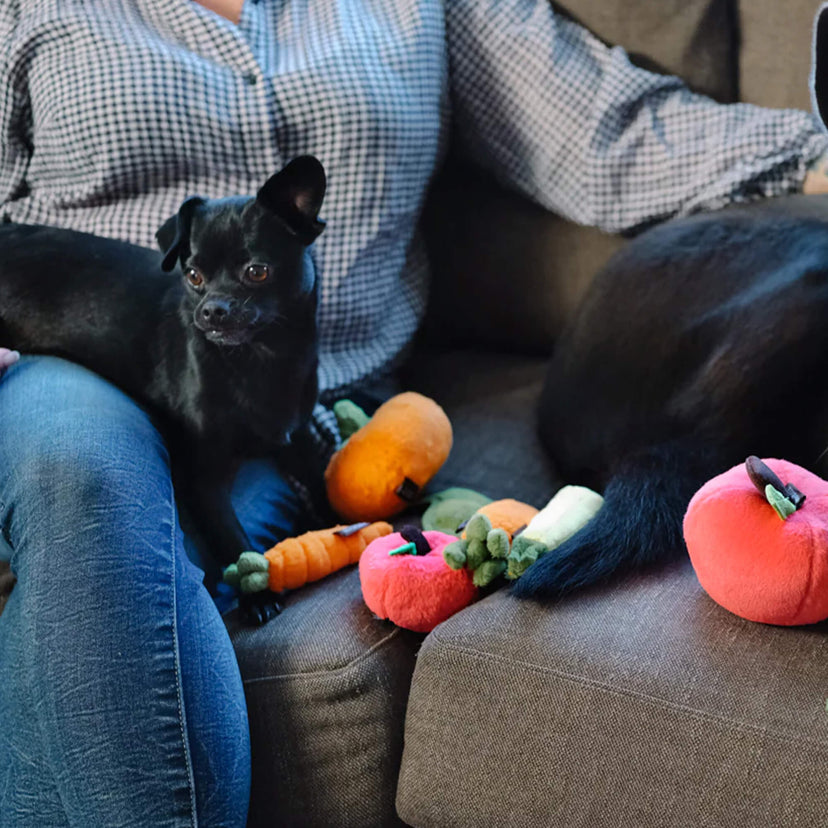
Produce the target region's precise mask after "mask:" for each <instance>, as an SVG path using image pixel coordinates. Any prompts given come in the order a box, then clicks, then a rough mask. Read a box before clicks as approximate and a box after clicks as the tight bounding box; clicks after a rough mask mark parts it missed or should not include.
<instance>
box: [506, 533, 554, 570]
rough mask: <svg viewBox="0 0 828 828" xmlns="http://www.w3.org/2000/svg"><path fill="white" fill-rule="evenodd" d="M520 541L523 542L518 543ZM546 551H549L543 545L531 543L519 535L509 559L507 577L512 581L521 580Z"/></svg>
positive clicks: (536, 542)
mask: <svg viewBox="0 0 828 828" xmlns="http://www.w3.org/2000/svg"><path fill="white" fill-rule="evenodd" d="M518 541H521V543H518ZM546 551H547V549H546V547H545V546H544V545H543V544H542V543H538V541H530V540H528V539H526V538H523V537H522V536H521V535H518V536H517V537H516V538H515V539H514V541H513V543H512V551H511V552H510V553H509V557H508V559H507V569H506V577H507V578H509V579H511V580H514V579H515V578H520V576H521V575H523V573H524V572H526V570H527V569H529V567H530V566H532V564H533V563H535V561H536V560H537V559H538V558H539V557H540V556H541V555H543V554H544V553H545V552H546Z"/></svg>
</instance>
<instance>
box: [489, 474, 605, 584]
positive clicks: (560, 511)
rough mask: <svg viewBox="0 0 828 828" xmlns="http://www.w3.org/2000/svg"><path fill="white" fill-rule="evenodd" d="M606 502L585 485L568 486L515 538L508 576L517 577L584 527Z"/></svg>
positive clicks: (508, 562)
mask: <svg viewBox="0 0 828 828" xmlns="http://www.w3.org/2000/svg"><path fill="white" fill-rule="evenodd" d="M603 504H604V498H603V497H601V495H599V494H598V492H594V491H593V490H592V489H587V488H586V487H585V486H564V487H563V488H562V489H559V490H558V492H557V493H556V494H555V496H554V497H553V498H552V499H551V500H550V501H549V503H547V504H546V506H544V507H543V509H541V511H540V512H538V513H537V514H536V515H535V517H533V518H532V520H531V521H529V523H528V524H527V526H526V528H525V529H524V530H523V531H522V532H521V533H520V534H518V535H517V536H516V537H515V538H514V540H513V541H512V549H511V551H510V552H509V557H508V558H507V562H506V563H507V568H506V573H505V574H506V577H507V578H509V579H511V580H514V579H515V578H519V577H520V576H521V575H523V573H524V572H525V571H526V570H527V569H528V568H529V567H530V566H531V565H532V564H533V563H535V561H536V560H537V559H538V558H539V557H540V556H541V555H545V554H546V553H547V552H551V551H552V550H553V549H555V548H556V547H558V546H560V545H561V544H562V543H563V542H564V541H566V540H569V538H571V537H572V536H573V535H574V534H575V533H576V532H578V531H580V530H581V529H583V528H584V526H586V525H587V523H589V522H590V521H591V520H592V518H593V517H595V515H596V513H597V512H598V510H599V509H600V508H601V506H602V505H603Z"/></svg>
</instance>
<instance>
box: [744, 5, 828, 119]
mask: <svg viewBox="0 0 828 828" xmlns="http://www.w3.org/2000/svg"><path fill="white" fill-rule="evenodd" d="M821 5H822V3H821V0H785V2H784V3H779V2H776V3H774V2H768V3H761V2H760V3H757V2H756V0H738V14H739V26H740V31H741V38H740V45H741V48H740V52H739V97H740V98H741V99H742V100H744V101H747V102H748V103H755V104H759V105H761V106H774V107H781V108H786V107H797V108H799V109H807V110H810V108H811V100H810V96H809V91H808V76H809V74H810V71H811V48H810V43H811V26H812V23H813V20H814V17H815V16H816V11H817V9H818V8H819V7H820V6H821Z"/></svg>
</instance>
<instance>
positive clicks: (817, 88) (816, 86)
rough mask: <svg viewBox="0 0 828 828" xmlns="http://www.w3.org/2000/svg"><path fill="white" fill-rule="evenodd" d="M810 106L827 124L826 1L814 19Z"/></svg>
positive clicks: (827, 21)
mask: <svg viewBox="0 0 828 828" xmlns="http://www.w3.org/2000/svg"><path fill="white" fill-rule="evenodd" d="M811 106H812V107H813V110H814V114H816V115H819V117H820V119H821V120H822V123H823V125H824V126H828V3H823V5H822V6H821V7H820V9H819V11H818V12H817V14H816V20H815V21H814V38H813V52H812V55H811Z"/></svg>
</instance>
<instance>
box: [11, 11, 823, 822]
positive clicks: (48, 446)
mask: <svg viewBox="0 0 828 828" xmlns="http://www.w3.org/2000/svg"><path fill="white" fill-rule="evenodd" d="M0 44H1V45H2V48H0V216H2V218H3V219H4V220H7V221H14V222H22V223H45V224H49V225H54V226H59V227H68V228H74V229H77V230H82V231H86V232H91V233H97V234H100V235H103V236H111V237H114V238H119V239H124V240H127V241H131V242H134V243H137V244H141V245H147V246H154V240H153V236H154V233H155V231H156V229H157V228H158V226H159V225H160V224H161V223H162V221H163V220H164V219H166V218H167V217H168V216H170V215H172V214H173V213H175V212H176V211H177V208H178V206H179V204H180V203H181V202H182V201H183V200H184V199H185V198H186V197H187V196H189V195H192V194H194V193H198V194H200V195H202V196H206V197H218V196H225V195H231V194H243V193H253V192H255V191H256V189H257V188H258V187H259V186H260V184H261V183H262V182H263V181H265V180H266V178H268V177H269V176H270V175H271V174H272V173H273V172H275V171H276V170H278V169H279V168H280V167H281V166H282V165H283V164H284V163H285V162H286V161H287V160H289V159H290V158H292V157H294V156H296V155H300V154H304V153H310V154H313V155H316V156H317V157H318V158H319V159H320V160H321V161H322V163H323V164H324V166H325V168H326V170H327V171H328V177H329V188H328V195H327V198H326V202H325V206H324V218H325V219H326V220H327V222H328V229H327V230H326V232H325V233H324V235H323V236H322V237H321V238H320V240H319V241H318V242H317V244H316V262H317V267H318V270H319V278H320V285H321V297H320V298H321V304H320V311H319V323H320V330H321V359H320V385H321V402H320V405H319V406H318V407H317V411H316V416H315V419H314V423H315V430H316V434H317V437H318V440H319V443H320V445H322V446H325V447H327V450H328V451H330V450H331V449H332V448H333V446H334V444H335V442H336V439H337V434H336V430H335V425H334V424H333V421H332V419H331V416H330V412H329V410H328V408H327V405H328V404H329V403H330V402H331V401H332V400H333V399H336V398H338V397H340V396H343V395H346V394H347V393H349V392H350V391H352V390H353V389H355V388H358V387H359V386H360V385H361V384H363V383H365V382H368V381H371V380H374V379H376V378H380V377H383V376H386V375H388V374H389V373H390V372H392V371H393V369H394V367H395V366H396V364H397V363H398V361H399V359H400V357H401V355H402V354H403V353H404V351H405V348H406V346H407V345H408V344H409V343H410V341H411V339H412V336H413V334H414V332H415V330H416V328H417V325H418V323H419V321H420V319H421V318H422V315H423V311H424V307H425V302H426V290H427V281H428V272H427V266H426V260H425V256H424V254H423V246H422V242H421V239H420V237H419V235H418V232H417V220H418V217H419V214H420V210H421V208H422V205H423V200H424V197H425V193H426V190H427V187H428V184H429V182H430V180H431V178H432V176H433V175H434V173H435V171H436V170H437V169H438V168H439V166H440V163H441V161H442V159H443V158H444V157H445V154H446V150H447V148H448V145H449V142H450V141H451V143H452V146H453V149H454V151H455V152H457V153H458V154H459V155H461V156H463V157H464V158H466V159H467V160H469V161H471V162H473V163H475V164H477V165H478V166H480V167H482V168H484V169H485V170H487V171H489V172H490V173H491V174H493V175H494V176H495V177H496V178H497V179H498V180H499V181H500V182H501V183H502V184H504V185H505V186H507V187H509V188H511V189H513V190H516V191H518V192H520V193H522V194H523V195H525V196H527V197H528V198H530V199H532V200H533V201H535V202H536V203H538V204H540V205H542V206H544V207H546V208H548V209H549V210H552V211H555V212H556V213H559V214H560V215H562V216H565V217H567V218H569V219H572V220H574V221H577V222H581V223H583V224H588V225H593V226H596V227H600V228H602V229H604V230H607V231H610V232H617V231H630V230H635V229H636V228H641V227H644V226H646V225H648V224H650V223H652V222H653V221H658V220H663V219H666V218H668V217H671V216H678V215H684V214H687V213H691V212H694V211H699V210H709V209H715V208H718V207H722V206H724V205H726V204H728V203H731V202H734V201H739V200H745V199H748V198H755V197H769V196H776V195H781V194H784V193H790V192H795V191H798V190H801V189H802V188H803V187H805V189H806V190H807V191H817V190H823V189H828V188H826V187H825V182H826V180H828V179H826V176H825V174H824V173H823V172H821V168H819V169H818V168H816V167H815V168H814V170H813V171H811V172H810V173H809V172H808V170H809V167H812V166H813V165H814V164H815V162H817V160H818V159H820V158H822V156H823V155H824V154H825V152H826V148H828V138H826V136H825V135H824V134H823V133H822V131H821V129H820V128H819V127H818V126H817V124H816V121H815V119H814V118H813V117H812V116H811V115H809V114H807V113H804V112H797V111H789V110H788V111H786V110H773V111H771V110H765V109H761V108H757V107H752V106H748V105H743V104H733V105H727V106H725V105H719V104H716V103H714V102H712V101H711V100H709V99H707V98H704V97H702V96H699V95H695V94H693V93H691V92H690V91H688V89H687V88H686V87H685V86H684V85H683V84H682V83H681V81H679V80H678V79H676V78H673V77H665V76H660V75H655V74H650V73H648V72H646V71H643V70H642V69H639V68H636V67H635V66H633V65H632V64H631V63H630V61H629V59H628V57H627V55H626V54H625V53H624V51H623V50H621V49H618V48H609V47H607V46H605V45H604V44H602V43H601V42H599V41H598V40H597V39H596V38H595V37H593V36H592V35H591V34H589V33H588V32H587V31H585V30H584V29H583V28H581V27H579V26H578V25H576V24H575V23H573V22H571V21H569V20H568V19H564V18H563V17H561V16H560V15H558V14H556V13H555V12H554V11H553V9H552V7H551V6H550V5H549V4H548V3H547V2H546V0H395V2H393V3H389V2H385V0H287V1H286V2H275V0H247V2H244V3H242V0H201V3H196V2H194V0H85V2H83V3H69V2H65V0H0ZM2 367H7V370H6V374H5V376H4V377H3V381H2V384H0V387H1V388H2V392H1V393H0V422H2V423H3V428H2V429H0V468H1V469H2V472H0V531H1V533H2V549H0V557H5V558H7V559H8V560H10V561H11V564H12V568H13V570H14V572H15V574H16V576H17V579H18V581H17V585H16V587H15V589H14V591H13V592H12V595H11V596H10V599H9V602H8V604H7V606H6V609H5V612H4V613H3V615H2V616H0V721H2V722H3V726H2V728H0V821H2V823H3V825H7V826H18V825H32V824H37V825H50V826H58V825H69V824H73V825H84V826H87V825H116V824H117V825H121V824H127V823H128V822H130V820H138V822H139V823H140V824H142V825H161V824H164V825H185V824H186V825H191V824H194V823H195V822H196V820H198V821H199V822H201V823H202V824H205V825H227V826H231V825H243V824H244V822H245V815H246V810H247V799H248V794H249V787H250V745H249V736H248V730H247V727H248V724H247V714H246V709H245V702H244V695H243V692H242V684H241V680H240V677H239V671H238V667H237V665H236V662H235V658H234V654H233V650H232V647H231V644H230V641H229V639H228V636H227V633H226V631H225V628H224V625H223V623H222V620H221V617H220V614H219V612H218V610H217V608H216V606H215V604H214V602H213V600H212V599H211V596H210V595H209V594H208V592H207V590H206V589H205V588H204V586H203V584H202V572H201V571H200V570H199V569H198V568H197V567H195V566H194V565H193V564H192V563H191V562H190V560H189V558H188V555H187V552H188V546H187V540H186V539H185V538H184V537H183V535H182V532H181V529H180V527H179V525H178V522H177V518H176V511H175V504H174V500H173V493H172V488H171V483H170V476H169V469H168V464H167V455H166V452H165V448H164V446H163V444H162V443H161V440H160V438H159V436H158V433H157V432H156V431H155V429H154V428H153V426H152V423H151V422H150V421H149V420H148V419H147V416H146V415H145V413H144V412H143V411H142V410H140V409H139V408H138V407H137V406H135V405H134V404H133V403H132V402H131V401H130V400H128V399H127V398H126V397H124V395H123V394H121V393H119V392H117V391H116V390H115V389H113V388H112V387H111V386H109V385H107V384H106V383H105V382H104V381H102V380H100V379H98V378H97V377H95V376H94V375H91V374H90V373H89V372H87V371H84V370H83V369H80V368H78V367H77V366H73V365H71V364H69V363H66V362H63V361H61V360H57V359H53V358H48V357H26V356H24V357H23V358H22V359H20V360H19V361H17V357H16V355H15V354H10V353H9V352H8V351H4V350H0V368H2ZM234 499H235V503H236V505H237V508H238V510H239V513H240V517H241V519H242V521H243V523H244V524H245V526H246V527H247V529H248V531H249V533H250V535H251V538H253V539H255V541H256V542H257V543H258V544H260V545H261V547H263V548H264V547H267V546H270V545H271V544H272V543H273V542H274V540H275V539H276V538H278V537H280V536H284V535H285V534H292V533H293V532H294V531H295V529H296V527H297V526H298V525H299V524H300V523H301V521H302V520H303V508H304V507H303V500H302V499H301V498H300V497H299V496H298V495H297V493H296V492H295V490H294V489H293V488H292V487H291V485H289V483H288V482H287V481H285V480H284V479H283V477H282V476H281V475H280V473H279V470H278V469H277V468H274V467H273V465H272V464H271V463H269V462H268V461H265V460H261V461H257V462H253V463H249V464H247V465H246V466H244V467H243V469H242V471H241V472H240V474H239V477H238V479H237V481H236V484H235V490H234ZM208 665H209V669H208V668H207V667H208ZM203 676H206V677H209V679H208V678H202V677H203ZM208 680H209V686H207V685H206V683H205V682H207V681H208ZM185 712H186V715H185Z"/></svg>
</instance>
